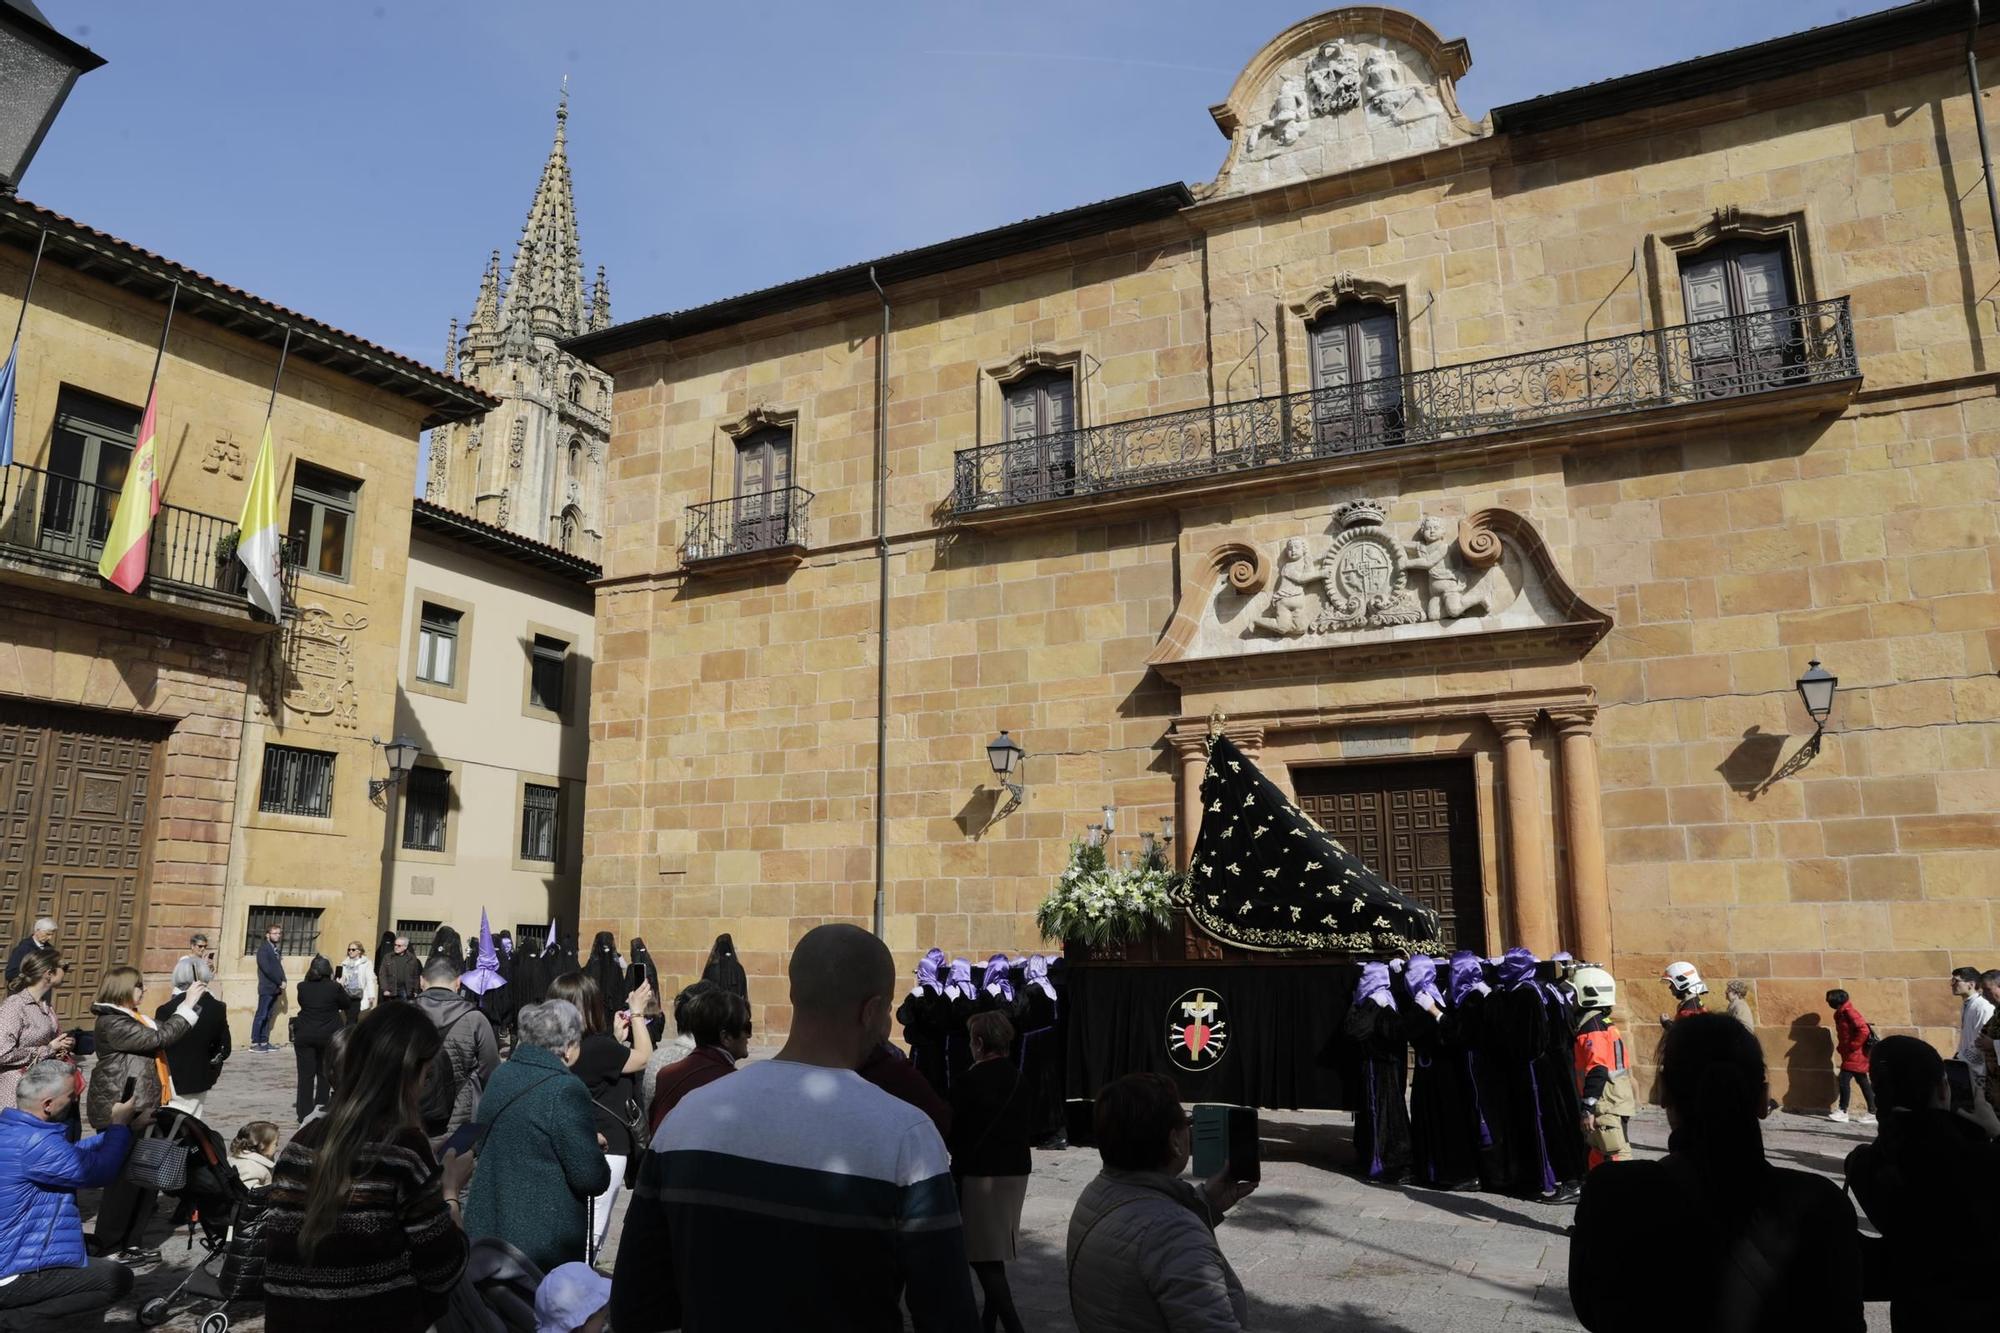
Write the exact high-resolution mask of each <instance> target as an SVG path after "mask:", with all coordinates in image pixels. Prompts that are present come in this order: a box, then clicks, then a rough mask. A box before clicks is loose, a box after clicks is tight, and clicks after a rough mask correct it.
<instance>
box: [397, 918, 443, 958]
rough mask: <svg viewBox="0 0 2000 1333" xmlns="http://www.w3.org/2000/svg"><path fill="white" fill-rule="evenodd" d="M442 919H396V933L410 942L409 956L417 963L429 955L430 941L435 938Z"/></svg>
mask: <svg viewBox="0 0 2000 1333" xmlns="http://www.w3.org/2000/svg"><path fill="white" fill-rule="evenodd" d="M443 924H444V923H443V922H442V921H398V922H397V923H396V933H397V934H398V935H401V936H402V937H403V938H405V939H407V940H408V941H409V942H410V956H411V957H412V958H415V959H416V960H417V961H418V962H419V963H421V962H423V961H424V960H425V959H426V958H429V957H430V956H431V941H432V940H434V939H436V938H437V933H438V927H439V926H441V925H443Z"/></svg>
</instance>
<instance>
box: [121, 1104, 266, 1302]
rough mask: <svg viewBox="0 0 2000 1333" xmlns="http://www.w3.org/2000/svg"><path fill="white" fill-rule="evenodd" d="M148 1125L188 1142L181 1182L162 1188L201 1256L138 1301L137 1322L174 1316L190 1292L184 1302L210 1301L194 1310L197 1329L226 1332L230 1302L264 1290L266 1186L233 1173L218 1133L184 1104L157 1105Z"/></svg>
mask: <svg viewBox="0 0 2000 1333" xmlns="http://www.w3.org/2000/svg"><path fill="white" fill-rule="evenodd" d="M149 1133H150V1134H151V1135H152V1136H154V1137H158V1138H166V1139H172V1140H175V1141H177V1142H179V1143H180V1144H182V1145H183V1146H184V1147H185V1148H186V1150H187V1178H186V1180H185V1182H184V1183H183V1184H182V1186H181V1188H180V1189H178V1190H166V1191H163V1192H164V1193H167V1194H171V1195H172V1196H173V1197H174V1198H176V1199H177V1200H179V1207H178V1208H177V1209H176V1211H175V1217H176V1219H177V1220H178V1219H183V1218H184V1219H185V1220H186V1222H187V1226H188V1244H189V1247H190V1248H192V1247H193V1246H194V1244H195V1243H196V1242H197V1241H198V1242H199V1243H200V1245H201V1247H202V1249H203V1250H204V1251H205V1257H204V1258H203V1259H202V1260H201V1261H200V1262H199V1263H197V1264H195V1266H194V1267H193V1268H191V1269H189V1270H188V1275H187V1277H186V1278H184V1279H182V1281H181V1284H180V1285H179V1286H178V1287H175V1288H174V1289H173V1290H172V1291H170V1292H168V1293H167V1294H166V1295H164V1296H155V1297H153V1298H152V1299H151V1300H149V1301H147V1302H146V1303H145V1304H144V1305H142V1306H140V1307H139V1323H140V1325H141V1326H142V1327H145V1328H152V1327H154V1326H155V1325H158V1324H163V1323H165V1322H166V1321H167V1320H168V1319H171V1318H172V1317H173V1316H174V1313H175V1309H174V1307H175V1303H176V1302H178V1301H180V1300H181V1299H182V1298H183V1297H189V1298H191V1299H190V1301H189V1305H190V1306H191V1307H194V1306H200V1305H203V1304H212V1308H210V1309H207V1310H202V1311H199V1313H200V1315H201V1321H200V1323H198V1324H197V1325H196V1327H197V1328H198V1329H199V1330H200V1333H229V1313H228V1306H229V1305H230V1303H231V1302H234V1301H254V1300H257V1299H259V1297H260V1296H261V1293H262V1290H263V1287H262V1283H263V1277H264V1251H263V1236H262V1231H263V1219H264V1198H265V1191H264V1190H251V1189H249V1188H248V1187H247V1186H245V1185H244V1184H243V1182H242V1181H241V1180H239V1179H237V1176H236V1169H235V1168H234V1167H232V1166H230V1165H229V1152H228V1148H227V1146H226V1145H225V1144H224V1143H223V1141H222V1138H221V1136H220V1135H218V1134H217V1133H216V1132H215V1131H214V1130H212V1129H210V1128H209V1127H208V1126H207V1125H206V1124H204V1123H203V1122H202V1121H201V1120H199V1119H197V1118H196V1117H194V1116H191V1115H189V1114H187V1113H186V1112H185V1111H177V1110H174V1109H173V1108H172V1107H163V1108H161V1110H160V1111H159V1112H158V1114H157V1116H156V1117H155V1119H154V1121H153V1127H152V1129H151V1130H150V1131H149Z"/></svg>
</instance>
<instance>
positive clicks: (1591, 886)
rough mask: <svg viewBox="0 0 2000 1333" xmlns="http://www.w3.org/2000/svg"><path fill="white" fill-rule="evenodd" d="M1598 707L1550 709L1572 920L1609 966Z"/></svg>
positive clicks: (1583, 946)
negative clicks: (1558, 747)
mask: <svg viewBox="0 0 2000 1333" xmlns="http://www.w3.org/2000/svg"><path fill="white" fill-rule="evenodd" d="M1596 720H1597V710H1596V709H1594V708H1588V709H1584V708H1579V709H1565V710H1563V711H1561V712H1551V713H1550V714H1549V721H1551V722H1552V723H1554V724H1555V728H1556V735H1557V736H1559V737H1560V738H1561V742H1562V802H1563V828H1564V830H1565V833H1566V835H1567V844H1568V848H1569V893H1570V920H1572V921H1574V922H1575V923H1576V952H1577V956H1578V957H1579V958H1585V959H1588V960H1590V961H1591V962H1593V963H1599V964H1601V965H1603V966H1605V967H1609V966H1611V892H1610V889H1609V887H1608V886H1607V884H1606V881H1605V874H1604V812H1603V806H1602V793H1601V792H1600V790H1599V787H1598V780H1597V741H1596V739H1595V738H1594V737H1593V736H1592V735H1591V725H1592V723H1594V722H1595V721H1596Z"/></svg>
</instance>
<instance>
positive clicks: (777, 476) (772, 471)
mask: <svg viewBox="0 0 2000 1333" xmlns="http://www.w3.org/2000/svg"><path fill="white" fill-rule="evenodd" d="M791 485H792V433H791V431H789V430H784V429H781V428H778V427H771V428H769V429H766V430H760V431H757V432H755V433H754V434H751V435H746V436H744V437H743V439H742V440H740V441H738V442H737V445H736V514H735V517H734V521H733V525H732V528H731V531H730V533H729V549H730V550H731V551H766V550H770V549H771V548H772V547H776V546H784V545H787V544H788V543H787V542H786V540H785V537H786V528H787V526H788V523H789V521H790V516H791V494H792V493H791Z"/></svg>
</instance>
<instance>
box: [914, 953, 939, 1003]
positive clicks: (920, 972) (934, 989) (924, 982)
mask: <svg viewBox="0 0 2000 1333" xmlns="http://www.w3.org/2000/svg"><path fill="white" fill-rule="evenodd" d="M944 965H945V955H944V950H943V949H932V950H931V951H930V952H929V953H927V954H925V955H924V956H923V957H922V958H919V959H918V960H917V984H916V985H915V986H912V987H911V988H910V994H912V995H922V994H923V993H924V992H925V991H929V992H930V993H931V994H933V995H942V994H944V982H943V981H942V980H940V979H939V978H938V969H939V968H941V967H943V966H944Z"/></svg>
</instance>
